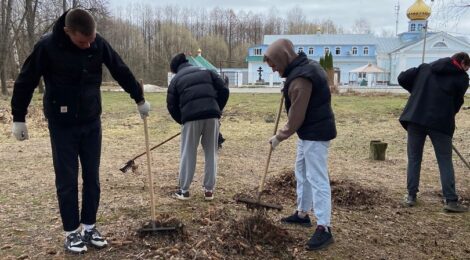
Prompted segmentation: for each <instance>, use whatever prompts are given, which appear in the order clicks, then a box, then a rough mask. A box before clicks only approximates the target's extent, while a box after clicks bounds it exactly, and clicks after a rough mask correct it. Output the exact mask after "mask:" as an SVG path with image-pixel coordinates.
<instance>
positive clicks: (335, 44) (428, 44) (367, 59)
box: [246, 0, 470, 85]
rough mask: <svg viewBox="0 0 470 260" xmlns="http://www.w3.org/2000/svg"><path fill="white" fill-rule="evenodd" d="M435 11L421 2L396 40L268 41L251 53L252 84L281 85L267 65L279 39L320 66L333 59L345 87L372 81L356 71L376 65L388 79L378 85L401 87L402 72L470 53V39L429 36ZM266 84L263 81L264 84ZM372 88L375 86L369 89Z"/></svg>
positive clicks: (315, 37) (314, 37) (378, 79)
mask: <svg viewBox="0 0 470 260" xmlns="http://www.w3.org/2000/svg"><path fill="white" fill-rule="evenodd" d="M430 15H431V9H430V7H429V6H427V5H426V4H425V3H424V2H423V0H416V2H415V3H414V4H413V5H412V6H411V7H410V8H408V10H407V16H408V18H409V19H410V20H409V22H408V31H407V32H404V33H401V34H399V35H398V36H397V37H389V38H383V37H376V36H374V35H372V34H335V35H329V34H321V33H320V32H317V33H316V34H310V35H265V36H264V39H263V43H262V44H259V45H255V46H252V47H250V48H249V49H248V56H247V57H246V61H247V63H248V83H249V84H256V83H262V82H266V83H267V82H270V81H272V82H274V84H276V83H280V82H281V78H280V77H279V74H278V73H277V72H276V73H273V72H272V70H271V68H270V67H269V66H268V65H267V64H266V63H264V62H263V55H264V53H265V51H266V49H267V48H268V46H269V45H270V44H271V43H273V42H274V41H276V40H277V39H280V38H287V39H289V40H291V41H292V43H293V44H294V47H295V49H296V51H297V52H300V51H302V52H304V53H305V54H307V56H308V57H309V58H310V59H313V60H317V61H318V60H319V59H320V58H321V57H323V56H324V54H325V53H326V52H331V53H332V54H333V64H334V67H335V70H336V73H337V82H339V83H340V84H360V83H361V82H363V81H366V82H367V81H368V80H369V81H370V79H371V76H370V75H367V73H355V74H352V75H356V77H353V78H351V73H350V72H351V71H353V70H355V69H357V68H360V67H363V66H366V65H368V64H372V65H375V66H377V67H378V68H380V69H382V70H383V71H384V73H380V74H377V75H375V76H374V77H375V78H374V84H385V85H396V84H398V83H397V76H398V74H399V73H400V72H401V71H404V70H406V69H408V68H411V67H416V66H419V65H420V64H421V63H422V59H423V49H424V50H425V51H424V62H432V61H434V60H437V59H439V58H443V57H449V56H452V55H453V54H454V53H457V52H461V51H464V52H470V42H469V41H468V39H466V38H465V37H456V36H453V35H450V34H448V33H446V32H430V31H427V30H426V25H427V18H428V17H429V16H430ZM260 79H261V80H260ZM368 85H370V84H368Z"/></svg>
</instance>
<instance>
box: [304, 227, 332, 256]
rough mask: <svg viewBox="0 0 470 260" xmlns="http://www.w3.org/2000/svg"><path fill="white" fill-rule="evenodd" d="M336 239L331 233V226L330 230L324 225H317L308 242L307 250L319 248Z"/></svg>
mask: <svg viewBox="0 0 470 260" xmlns="http://www.w3.org/2000/svg"><path fill="white" fill-rule="evenodd" d="M333 242H335V241H334V239H333V235H332V234H331V228H329V227H328V230H326V229H325V227H324V226H317V229H316V230H315V233H313V235H312V237H311V238H310V240H308V242H307V248H306V249H307V250H309V251H311V250H319V249H322V248H325V247H327V246H328V245H329V244H332V243H333Z"/></svg>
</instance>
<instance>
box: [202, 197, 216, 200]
mask: <svg viewBox="0 0 470 260" xmlns="http://www.w3.org/2000/svg"><path fill="white" fill-rule="evenodd" d="M204 200H207V201H211V200H214V197H212V198H207V197H205V198H204Z"/></svg>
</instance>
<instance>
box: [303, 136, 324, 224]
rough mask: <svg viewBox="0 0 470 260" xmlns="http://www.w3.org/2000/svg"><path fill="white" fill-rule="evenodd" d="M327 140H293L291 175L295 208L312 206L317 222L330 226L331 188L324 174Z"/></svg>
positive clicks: (305, 209)
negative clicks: (293, 168) (293, 167)
mask: <svg viewBox="0 0 470 260" xmlns="http://www.w3.org/2000/svg"><path fill="white" fill-rule="evenodd" d="M329 145H330V142H329V141H307V140H301V139H299V140H298V141H297V158H296V161H295V178H296V180H297V210H299V211H303V212H309V211H310V210H312V209H313V212H314V214H315V217H316V218H317V225H323V226H331V188H330V178H329V176H328V147H329Z"/></svg>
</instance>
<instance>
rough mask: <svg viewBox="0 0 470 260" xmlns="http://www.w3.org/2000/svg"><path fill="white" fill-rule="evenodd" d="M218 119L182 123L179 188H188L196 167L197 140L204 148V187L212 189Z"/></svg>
mask: <svg viewBox="0 0 470 260" xmlns="http://www.w3.org/2000/svg"><path fill="white" fill-rule="evenodd" d="M218 136H219V119H218V118H210V119H203V120H196V121H189V122H186V123H184V125H183V127H182V129H181V162H180V176H179V183H180V189H181V190H182V191H183V192H186V191H188V190H189V186H190V185H191V182H192V181H193V177H194V171H195V169H196V159H197V147H198V145H199V140H200V141H201V144H202V149H203V150H204V159H205V163H204V188H205V189H206V190H210V191H212V190H213V189H214V186H215V177H216V175H217V138H218Z"/></svg>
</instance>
